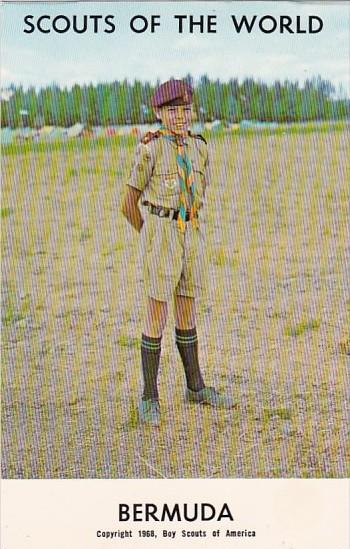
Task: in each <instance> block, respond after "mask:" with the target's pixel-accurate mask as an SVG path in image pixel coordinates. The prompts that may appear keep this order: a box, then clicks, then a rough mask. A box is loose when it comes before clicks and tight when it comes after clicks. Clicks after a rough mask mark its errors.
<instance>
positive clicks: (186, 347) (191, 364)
mask: <svg viewBox="0 0 350 549" xmlns="http://www.w3.org/2000/svg"><path fill="white" fill-rule="evenodd" d="M175 340H176V346H177V348H178V350H179V353H180V356H181V360H182V363H183V365H184V369H185V375H186V382H187V387H188V388H189V389H191V390H192V391H200V390H201V389H203V387H204V386H205V385H204V381H203V378H202V374H201V371H200V368H199V362H198V339H197V330H196V328H191V329H190V330H180V329H179V328H175Z"/></svg>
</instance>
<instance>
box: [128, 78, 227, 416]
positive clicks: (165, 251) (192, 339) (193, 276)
mask: <svg viewBox="0 0 350 549" xmlns="http://www.w3.org/2000/svg"><path fill="white" fill-rule="evenodd" d="M192 94H193V91H192V88H191V87H190V86H189V85H188V84H187V83H185V82H184V81H182V80H169V81H167V82H164V83H163V84H161V85H160V86H159V87H158V88H157V89H156V90H155V93H154V95H153V97H152V106H153V108H154V110H155V113H156V116H157V118H159V119H160V120H161V126H160V128H159V129H158V130H157V131H155V132H148V133H147V134H146V135H145V136H144V137H143V139H142V140H141V142H140V143H139V145H138V146H137V149H136V154H135V158H134V163H133V167H132V171H131V176H130V179H129V181H128V182H127V185H128V189H127V194H126V197H125V200H124V203H123V208H122V211H123V214H124V215H125V217H126V218H127V220H128V221H129V223H131V225H132V226H133V227H134V228H135V229H136V230H137V231H138V232H141V231H142V232H144V242H145V250H146V251H145V258H144V259H145V261H144V274H145V289H146V291H147V295H148V304H147V314H146V319H145V323H144V329H143V333H142V340H141V359H142V372H143V380H144V388H143V395H142V399H141V400H140V403H139V417H140V420H141V421H142V422H144V423H148V424H151V425H156V426H157V425H159V424H160V407H159V395H158V387H157V376H158V368H159V361H160V352H161V339H162V334H163V330H164V327H165V323H166V319H167V312H168V302H169V301H171V300H173V299H174V304H175V322H176V326H175V341H176V345H177V348H178V350H179V353H180V356H181V359H182V362H183V365H184V370H185V376H186V382H187V390H186V397H187V399H188V401H190V402H197V403H200V404H209V405H211V406H214V407H217V408H232V407H233V406H234V405H233V402H232V399H231V398H230V397H229V396H226V395H223V394H220V393H218V392H217V391H216V390H215V389H214V388H213V387H207V386H206V385H205V383H204V380H203V377H202V374H201V370H200V366H199V362H198V339H197V330H196V313H195V298H196V297H197V296H198V294H199V291H200V289H201V279H202V274H203V273H202V269H203V267H202V258H203V255H204V254H205V243H204V237H203V231H202V228H201V220H200V215H199V214H200V210H201V208H202V205H203V201H204V197H205V190H206V186H207V184H208V181H207V177H208V152H207V143H206V141H205V139H204V138H203V137H202V136H201V135H193V134H192V133H191V132H190V131H189V124H190V122H191V116H192ZM139 200H141V202H142V205H143V206H145V207H146V208H147V210H148V214H147V215H146V218H145V220H144V219H143V218H142V216H141V212H140V210H139V207H138V202H139Z"/></svg>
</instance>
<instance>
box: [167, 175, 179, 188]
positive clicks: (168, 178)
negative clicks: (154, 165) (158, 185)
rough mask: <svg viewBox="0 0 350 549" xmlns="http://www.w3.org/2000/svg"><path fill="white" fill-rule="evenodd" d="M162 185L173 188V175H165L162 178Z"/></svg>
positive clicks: (174, 182) (174, 185) (174, 183)
mask: <svg viewBox="0 0 350 549" xmlns="http://www.w3.org/2000/svg"><path fill="white" fill-rule="evenodd" d="M164 185H165V186H166V187H167V188H168V189H172V190H173V189H175V187H176V185H177V179H176V178H175V177H174V176H173V175H169V176H165V179H164Z"/></svg>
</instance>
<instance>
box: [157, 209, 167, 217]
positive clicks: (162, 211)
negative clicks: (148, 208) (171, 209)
mask: <svg viewBox="0 0 350 549" xmlns="http://www.w3.org/2000/svg"><path fill="white" fill-rule="evenodd" d="M158 216H159V217H165V216H166V210H165V209H164V208H160V210H159V212H158Z"/></svg>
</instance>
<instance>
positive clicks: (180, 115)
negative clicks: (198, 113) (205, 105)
mask: <svg viewBox="0 0 350 549" xmlns="http://www.w3.org/2000/svg"><path fill="white" fill-rule="evenodd" d="M156 114H157V116H158V118H160V119H161V121H162V123H163V124H164V126H165V127H166V128H167V129H168V130H170V131H171V132H173V133H176V134H178V135H184V134H186V133H187V131H188V126H189V125H190V123H191V118H192V105H176V106H173V105H171V106H165V107H161V108H160V109H159V110H157V111H156Z"/></svg>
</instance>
